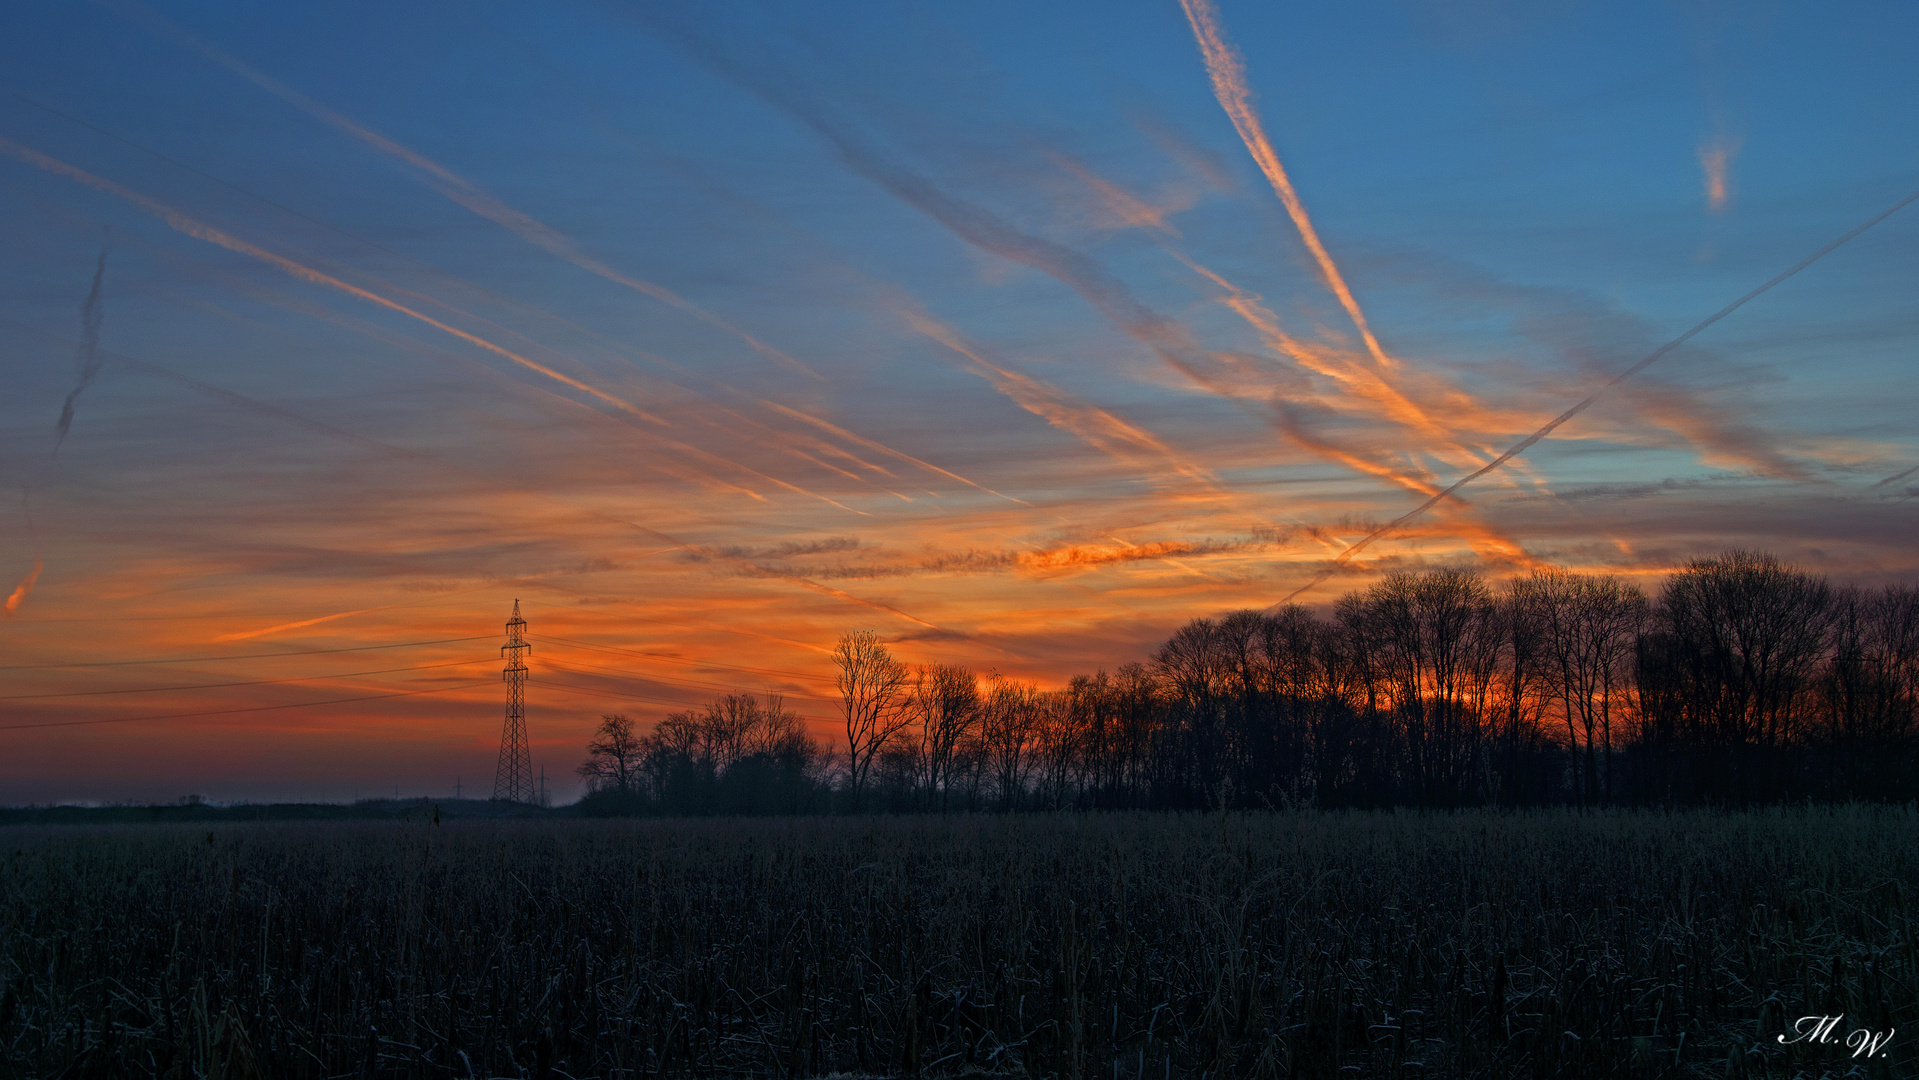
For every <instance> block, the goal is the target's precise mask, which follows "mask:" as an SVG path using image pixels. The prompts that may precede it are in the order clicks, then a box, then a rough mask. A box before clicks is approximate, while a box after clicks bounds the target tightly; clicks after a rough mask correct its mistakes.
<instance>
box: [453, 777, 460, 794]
mask: <svg viewBox="0 0 1919 1080" xmlns="http://www.w3.org/2000/svg"><path fill="white" fill-rule="evenodd" d="M453 797H454V798H456V799H457V798H459V797H460V778H459V777H457V776H456V777H454V778H453Z"/></svg>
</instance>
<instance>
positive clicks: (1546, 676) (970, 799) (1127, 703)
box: [579, 551, 1919, 815]
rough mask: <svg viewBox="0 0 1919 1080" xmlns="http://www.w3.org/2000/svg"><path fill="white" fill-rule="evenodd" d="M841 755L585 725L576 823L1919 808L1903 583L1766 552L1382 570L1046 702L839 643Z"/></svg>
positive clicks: (782, 734) (698, 728)
mask: <svg viewBox="0 0 1919 1080" xmlns="http://www.w3.org/2000/svg"><path fill="white" fill-rule="evenodd" d="M834 659H835V663H836V667H837V681H838V687H839V691H840V698H841V701H840V704H841V716H840V720H841V721H842V722H843V724H844V738H843V739H841V740H838V743H837V745H831V744H827V743H822V742H820V741H818V740H816V739H815V738H813V737H812V736H810V735H809V734H808V733H807V731H806V730H805V726H804V723H803V722H802V720H801V719H800V718H799V717H798V716H797V715H796V714H794V713H793V712H791V711H790V710H788V709H787V708H786V707H785V706H784V705H783V704H782V703H781V702H780V701H779V700H778V699H777V698H775V699H771V700H768V701H764V702H762V701H761V700H759V699H758V698H756V697H755V696H753V695H751V694H728V695H724V696H722V697H720V698H718V699H717V700H715V701H714V702H712V703H711V704H709V705H708V706H706V707H705V708H703V709H698V710H690V711H684V712H677V713H673V714H671V715H669V716H667V717H666V718H665V719H663V720H662V721H660V722H659V723H658V724H656V725H654V727H653V729H652V730H650V731H645V732H642V731H640V730H639V729H638V726H637V725H636V724H635V723H634V722H632V721H631V720H629V719H627V718H626V717H625V716H623V715H614V716H608V717H605V718H604V722H603V723H602V725H601V726H600V729H599V732H598V734H597V736H596V737H595V738H594V740H593V742H592V743H591V744H590V745H589V747H588V757H587V759H586V761H585V762H584V763H583V764H582V765H581V766H580V770H579V771H580V774H581V776H582V777H583V778H584V779H585V780H586V781H587V784H588V787H589V794H588V795H587V796H586V798H585V799H583V800H582V803H581V805H580V809H581V810H582V811H583V812H586V813H589V814H607V815H623V814H666V815H689V814H691V815H700V814H792V813H822V812H863V811H885V812H896V813H897V812H963V811H1037V810H1064V809H1222V810H1223V809H1257V808H1307V807H1318V808H1329V809H1330V808H1385V807H1421V808H1454V807H1470V806H1494V807H1522V806H1524V807H1535V806H1576V807H1600V806H1659V805H1668V806H1672V805H1704V806H1720V807H1743V806H1754V805H1765V804H1776V803H1783V802H1803V801H1807V800H1812V801H1820V802H1844V801H1855V800H1859V801H1903V800H1909V799H1911V798H1913V797H1914V795H1915V793H1916V792H1919V786H1915V784H1914V782H1913V780H1912V775H1913V765H1914V763H1915V748H1916V744H1915V727H1914V706H1915V701H1916V700H1919V588H1915V587H1914V586H1912V585H1909V584H1894V585H1887V586H1883V587H1880V588H1876V589H1874V588H1861V587H1856V586H1848V585H1838V584H1834V583H1832V582H1830V581H1828V580H1827V579H1826V578H1824V577H1823V576H1820V575H1818V574H1815V573H1811V572H1808V571H1806V570H1803V569H1799V568H1796V567H1793V566H1791V565H1788V564H1785V563H1783V562H1781V561H1780V560H1779V559H1777V558H1775V557H1773V556H1771V555H1768V554H1764V553H1757V552H1748V551H1729V552H1726V553H1723V554H1720V555H1717V556H1713V557H1708V558H1700V559H1694V560H1692V561H1690V562H1688V563H1686V564H1685V565H1684V566H1683V567H1681V568H1680V569H1678V570H1677V571H1676V572H1674V573H1673V574H1672V575H1671V576H1670V578H1669V579H1668V580H1667V582H1666V583H1665V585H1664V587H1663V588H1662V589H1661V590H1660V591H1659V593H1658V595H1657V596H1655V597H1648V596H1646V595H1645V594H1644V593H1643V592H1642V591H1641V590H1640V589H1639V588H1638V587H1637V586H1635V585H1633V584H1631V583H1629V582H1627V581H1624V580H1622V579H1621V578H1619V577H1616V576H1610V575H1601V574H1581V573H1575V572H1571V571H1566V570H1558V569H1540V570H1534V571H1533V572H1531V573H1530V574H1528V575H1526V576H1521V577H1516V578H1513V579H1511V580H1510V581H1508V582H1506V583H1504V584H1503V585H1500V586H1497V587H1495V586H1494V585H1492V584H1489V583H1488V582H1487V581H1485V580H1484V579H1483V578H1482V577H1481V576H1480V575H1479V574H1478V573H1476V572H1474V571H1472V570H1461V569H1437V570H1426V571H1421V572H1397V573H1388V574H1386V575H1384V576H1382V577H1380V578H1379V579H1378V580H1376V581H1374V582H1373V583H1372V584H1370V585H1369V586H1367V587H1366V588H1364V589H1362V590H1359V591H1356V592H1352V593H1349V594H1347V595H1345V596H1343V597H1341V598H1340V599H1339V600H1338V601H1337V602H1336V603H1334V604H1333V605H1331V610H1330V613H1329V615H1325V616H1322V615H1319V614H1316V613H1315V612H1314V611H1313V610H1311V609H1309V608H1306V607H1301V606H1283V607H1278V608H1275V609H1269V610H1266V611H1259V610H1243V611H1235V612H1231V613H1229V614H1226V615H1223V616H1220V617H1218V618H1200V619H1194V620H1192V621H1191V622H1189V623H1187V624H1186V625H1184V626H1182V627H1180V628H1179V629H1178V630H1176V631H1175V632H1174V633H1173V634H1172V635H1171V636H1170V637H1169V638H1168V639H1167V640H1166V641H1165V642H1164V643H1162V644H1161V645H1160V646H1159V647H1158V648H1157V649H1156V650H1155V651H1154V652H1153V653H1152V655H1151V658H1150V660H1148V661H1146V662H1130V663H1125V664H1121V665H1119V666H1117V667H1116V668H1115V669H1113V670H1111V671H1108V670H1099V671H1096V672H1094V673H1093V674H1090V675H1080V676H1076V677H1074V678H1072V679H1071V680H1070V681H1069V682H1068V683H1067V685H1065V686H1063V687H1060V688H1057V689H1040V688H1039V687H1037V686H1035V685H1033V684H1031V683H1027V682H1023V681H1021V680H1018V679H1013V678H1007V677H1004V676H1001V675H998V674H987V675H984V676H982V675H981V674H980V673H978V672H975V671H972V670H969V669H967V668H964V667H958V666H953V665H945V664H929V665H921V666H914V665H908V664H905V663H903V662H901V661H899V660H898V659H896V658H895V657H894V656H893V655H892V654H891V652H890V651H889V650H888V649H887V647H886V646H885V644H884V643H882V642H881V641H880V640H879V639H878V638H877V637H876V636H875V635H873V634H871V633H867V632H855V633H850V634H847V635H846V636H845V637H843V638H842V639H841V640H840V642H839V643H838V646H837V648H836V649H835V651H834Z"/></svg>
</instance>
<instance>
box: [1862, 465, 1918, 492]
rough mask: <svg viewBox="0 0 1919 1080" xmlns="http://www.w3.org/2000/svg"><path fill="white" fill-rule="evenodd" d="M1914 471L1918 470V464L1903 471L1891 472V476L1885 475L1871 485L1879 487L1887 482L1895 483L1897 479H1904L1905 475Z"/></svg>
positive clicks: (1909, 474)
mask: <svg viewBox="0 0 1919 1080" xmlns="http://www.w3.org/2000/svg"><path fill="white" fill-rule="evenodd" d="M1915 472H1919V465H1914V466H1913V467H1912V468H1910V469H1907V470H1906V471H1905V472H1899V473H1893V474H1892V475H1891V476H1888V477H1886V478H1885V479H1884V480H1881V481H1879V482H1878V483H1876V484H1874V485H1872V486H1873V487H1876V488H1879V487H1885V486H1886V485H1887V484H1896V483H1898V482H1899V481H1901V480H1904V479H1905V478H1906V477H1908V476H1911V475H1912V474H1913V473H1915Z"/></svg>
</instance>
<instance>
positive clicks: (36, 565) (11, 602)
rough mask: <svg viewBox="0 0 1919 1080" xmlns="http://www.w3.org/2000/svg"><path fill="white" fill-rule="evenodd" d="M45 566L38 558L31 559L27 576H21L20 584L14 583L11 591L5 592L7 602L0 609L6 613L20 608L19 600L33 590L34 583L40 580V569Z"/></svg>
mask: <svg viewBox="0 0 1919 1080" xmlns="http://www.w3.org/2000/svg"><path fill="white" fill-rule="evenodd" d="M45 568H46V564H45V563H43V562H41V561H40V560H39V559H35V560H33V569H31V570H29V571H27V576H26V577H23V578H21V579H20V584H18V585H15V586H14V587H13V591H12V592H10V593H8V594H7V602H6V604H5V605H4V607H0V610H4V611H5V612H6V614H8V615H11V614H13V613H14V612H16V611H18V610H20V602H21V601H23V600H25V599H26V598H27V594H28V593H30V592H32V591H33V586H34V583H35V582H37V581H39V580H40V571H41V570H43V569H45Z"/></svg>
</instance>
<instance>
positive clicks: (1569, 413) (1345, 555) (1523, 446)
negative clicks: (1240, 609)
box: [1182, 0, 1919, 604]
mask: <svg viewBox="0 0 1919 1080" xmlns="http://www.w3.org/2000/svg"><path fill="white" fill-rule="evenodd" d="M1182 2H1185V0H1182ZM1915 201H1919V191H1915V192H1913V193H1912V194H1910V195H1907V196H1906V197H1905V198H1903V199H1900V200H1899V201H1898V202H1896V203H1893V204H1892V206H1891V207H1889V208H1887V209H1885V210H1882V211H1880V212H1879V213H1877V214H1875V215H1873V216H1872V217H1871V218H1868V219H1867V220H1866V221H1865V223H1863V224H1861V225H1858V226H1856V227H1854V228H1853V230H1852V231H1851V232H1848V233H1846V234H1845V235H1844V236H1841V237H1840V238H1839V239H1837V240H1834V241H1833V242H1831V243H1829V244H1827V245H1826V246H1825V247H1822V248H1820V249H1819V250H1818V251H1815V252H1813V253H1812V254H1810V255H1808V256H1806V257H1805V258H1803V259H1801V260H1799V261H1798V262H1797V263H1795V264H1793V266H1792V267H1791V268H1790V269H1787V270H1786V271H1784V272H1782V273H1780V274H1779V275H1778V276H1776V277H1774V278H1773V279H1772V280H1770V281H1768V282H1766V283H1765V284H1764V285H1761V286H1759V287H1758V288H1756V289H1754V290H1752V291H1751V292H1749V293H1747V294H1746V295H1744V296H1742V297H1740V298H1739V299H1737V300H1734V301H1733V302H1732V303H1730V304H1727V305H1726V306H1725V307H1722V308H1720V309H1719V310H1718V311H1715V312H1713V313H1712V314H1711V315H1709V316H1707V317H1706V318H1705V319H1704V320H1702V321H1700V322H1699V323H1698V324H1697V325H1695V326H1694V327H1693V328H1692V329H1690V330H1688V331H1686V332H1685V333H1683V334H1681V335H1679V336H1678V337H1676V338H1673V339H1672V340H1671V341H1668V342H1666V343H1665V344H1664V345H1661V346H1660V347H1659V348H1657V349H1654V350H1653V351H1652V352H1651V353H1649V354H1647V355H1646V357H1645V358H1644V359H1642V360H1640V361H1639V362H1638V363H1636V364H1634V365H1633V366H1631V367H1629V368H1627V369H1626V370H1624V371H1622V372H1620V373H1619V374H1617V375H1614V376H1613V377H1612V378H1610V379H1608V380H1606V382H1605V384H1604V385H1602V386H1600V387H1599V389H1597V390H1594V391H1593V392H1592V393H1590V394H1588V395H1586V396H1585V397H1584V398H1582V399H1581V400H1580V401H1579V402H1578V403H1577V404H1575V405H1573V407H1572V408H1570V409H1567V410H1566V411H1565V412H1563V413H1560V414H1559V415H1558V416H1555V417H1553V418H1552V419H1551V420H1550V421H1548V422H1547V423H1546V425H1545V426H1544V427H1542V428H1540V429H1539V430H1538V431H1535V432H1533V433H1532V434H1531V435H1528V436H1526V437H1525V438H1523V439H1521V440H1519V441H1518V442H1516V443H1514V444H1513V445H1512V446H1511V447H1509V448H1507V450H1506V452H1505V453H1502V454H1500V455H1499V456H1498V457H1496V458H1494V459H1493V460H1491V461H1490V462H1487V463H1486V464H1485V465H1484V466H1482V467H1480V468H1479V469H1478V470H1476V471H1474V472H1470V473H1467V474H1466V475H1465V476H1462V477H1460V478H1459V479H1458V480H1455V481H1453V484H1452V486H1451V487H1448V488H1446V489H1445V490H1444V491H1441V492H1439V493H1438V494H1436V495H1434V496H1432V497H1431V498H1429V499H1427V500H1426V501H1425V502H1423V503H1420V504H1419V505H1418V506H1415V507H1413V508H1412V509H1411V510H1409V511H1407V512H1406V513H1404V514H1401V515H1400V516H1398V517H1396V518H1394V519H1393V520H1392V521H1390V522H1387V523H1386V524H1385V525H1383V526H1381V527H1379V528H1377V529H1374V530H1373V531H1372V532H1371V533H1369V534H1367V535H1366V536H1365V537H1363V538H1362V539H1360V541H1359V542H1358V543H1355V544H1353V545H1352V546H1351V547H1349V548H1347V549H1346V550H1345V551H1342V552H1340V553H1339V557H1338V558H1336V559H1334V560H1333V565H1332V566H1330V567H1328V568H1327V569H1325V570H1322V571H1320V573H1319V576H1317V577H1315V578H1313V579H1312V580H1311V581H1308V582H1307V583H1306V584H1304V585H1301V586H1300V587H1299V588H1297V589H1294V590H1293V591H1292V592H1290V593H1287V594H1286V599H1284V600H1281V601H1280V603H1281V604H1285V603H1287V602H1288V601H1290V600H1292V599H1293V597H1295V596H1298V595H1299V594H1300V593H1303V592H1305V591H1306V590H1307V589H1310V588H1312V587H1313V586H1315V585H1318V584H1319V583H1320V582H1322V581H1325V580H1326V579H1327V578H1329V577H1331V576H1332V575H1333V571H1335V570H1337V569H1338V568H1339V567H1341V566H1344V565H1345V564H1346V563H1347V562H1349V561H1351V559H1352V557H1353V556H1355V555H1357V554H1359V553H1360V551H1361V550H1362V549H1364V548H1365V547H1366V546H1367V545H1369V544H1371V543H1372V542H1373V541H1375V540H1377V539H1379V538H1380V537H1382V536H1385V535H1386V534H1387V533H1390V532H1392V531H1393V530H1395V529H1397V528H1399V527H1400V526H1402V525H1404V524H1405V523H1407V522H1408V521H1411V520H1412V519H1414V518H1416V517H1418V516H1419V515H1421V514H1423V513H1425V512H1426V511H1428V510H1430V509H1432V508H1433V507H1434V506H1436V505H1438V504H1439V503H1440V502H1441V501H1443V500H1444V499H1445V498H1446V497H1447V496H1449V495H1451V494H1452V493H1453V492H1455V491H1458V490H1459V489H1460V488H1463V487H1465V486H1466V485H1467V484H1470V483H1472V482H1473V481H1474V480H1477V479H1479V478H1480V477H1482V476H1484V475H1486V474H1487V473H1489V472H1492V471H1493V470H1494V469H1497V468H1499V467H1500V466H1501V465H1504V464H1505V463H1506V462H1508V461H1511V460H1512V459H1513V458H1515V457H1517V456H1518V455H1520V454H1523V453H1525V452H1526V451H1527V450H1528V449H1530V448H1531V447H1532V445H1533V444H1534V443H1537V442H1538V441H1539V440H1541V439H1543V438H1545V437H1546V436H1548V435H1551V434H1552V433H1553V432H1554V431H1555V430H1557V429H1558V428H1559V426H1560V425H1561V424H1564V423H1565V422H1566V421H1568V420H1571V419H1572V418H1573V417H1575V416H1578V415H1579V414H1580V413H1582V412H1585V411H1586V408H1587V407H1588V406H1590V405H1591V404H1592V403H1593V402H1595V401H1598V400H1599V398H1600V396H1601V395H1603V394H1605V392H1606V391H1608V390H1611V389H1612V388H1613V387H1615V386H1618V385H1619V384H1620V383H1622V382H1625V381H1626V380H1627V379H1630V378H1632V377H1633V376H1634V375H1637V374H1639V373H1640V372H1642V371H1644V370H1646V369H1647V368H1649V367H1651V366H1652V365H1653V364H1654V363H1656V362H1657V361H1658V360H1660V359H1661V358H1663V357H1664V356H1665V355H1666V354H1667V353H1670V352H1672V351H1673V350H1674V349H1677V348H1678V347H1679V346H1681V345H1684V344H1685V343H1686V342H1688V341H1691V340H1692V339H1693V338H1695V337H1697V336H1699V334H1700V333H1701V332H1703V331H1704V330H1706V328H1708V327H1710V326H1711V325H1712V324H1714V323H1716V322H1718V321H1719V320H1721V319H1723V318H1725V317H1726V316H1728V315H1731V314H1732V313H1733V312H1735V311H1738V310H1739V309H1740V308H1742V307H1745V306H1746V304H1748V303H1749V302H1751V301H1753V300H1755V299H1757V298H1758V297H1759V296H1761V295H1763V294H1765V293H1767V292H1770V291H1771V290H1772V288H1773V287H1774V286H1776V285H1778V284H1780V283H1782V282H1784V281H1785V280H1786V279H1788V278H1790V277H1792V276H1793V275H1794V274H1797V273H1798V272H1799V271H1801V270H1804V269H1805V268H1806V267H1808V266H1811V265H1812V264H1813V263H1816V262H1818V261H1819V260H1820V259H1823V258H1825V257H1826V256H1828V255H1830V254H1832V253H1833V252H1834V251H1837V250H1839V248H1840V247H1842V246H1844V245H1845V244H1846V243H1847V242H1848V241H1850V240H1852V239H1853V238H1854V237H1857V236H1858V235H1859V234H1860V233H1863V232H1865V231H1866V230H1867V229H1870V228H1872V227H1873V226H1874V225H1877V224H1879V223H1880V222H1882V221H1884V220H1886V219H1887V218H1889V217H1891V216H1892V215H1894V214H1896V213H1898V212H1899V211H1901V210H1903V209H1905V208H1906V207H1907V206H1910V205H1911V204H1912V203H1913V202H1915Z"/></svg>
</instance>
